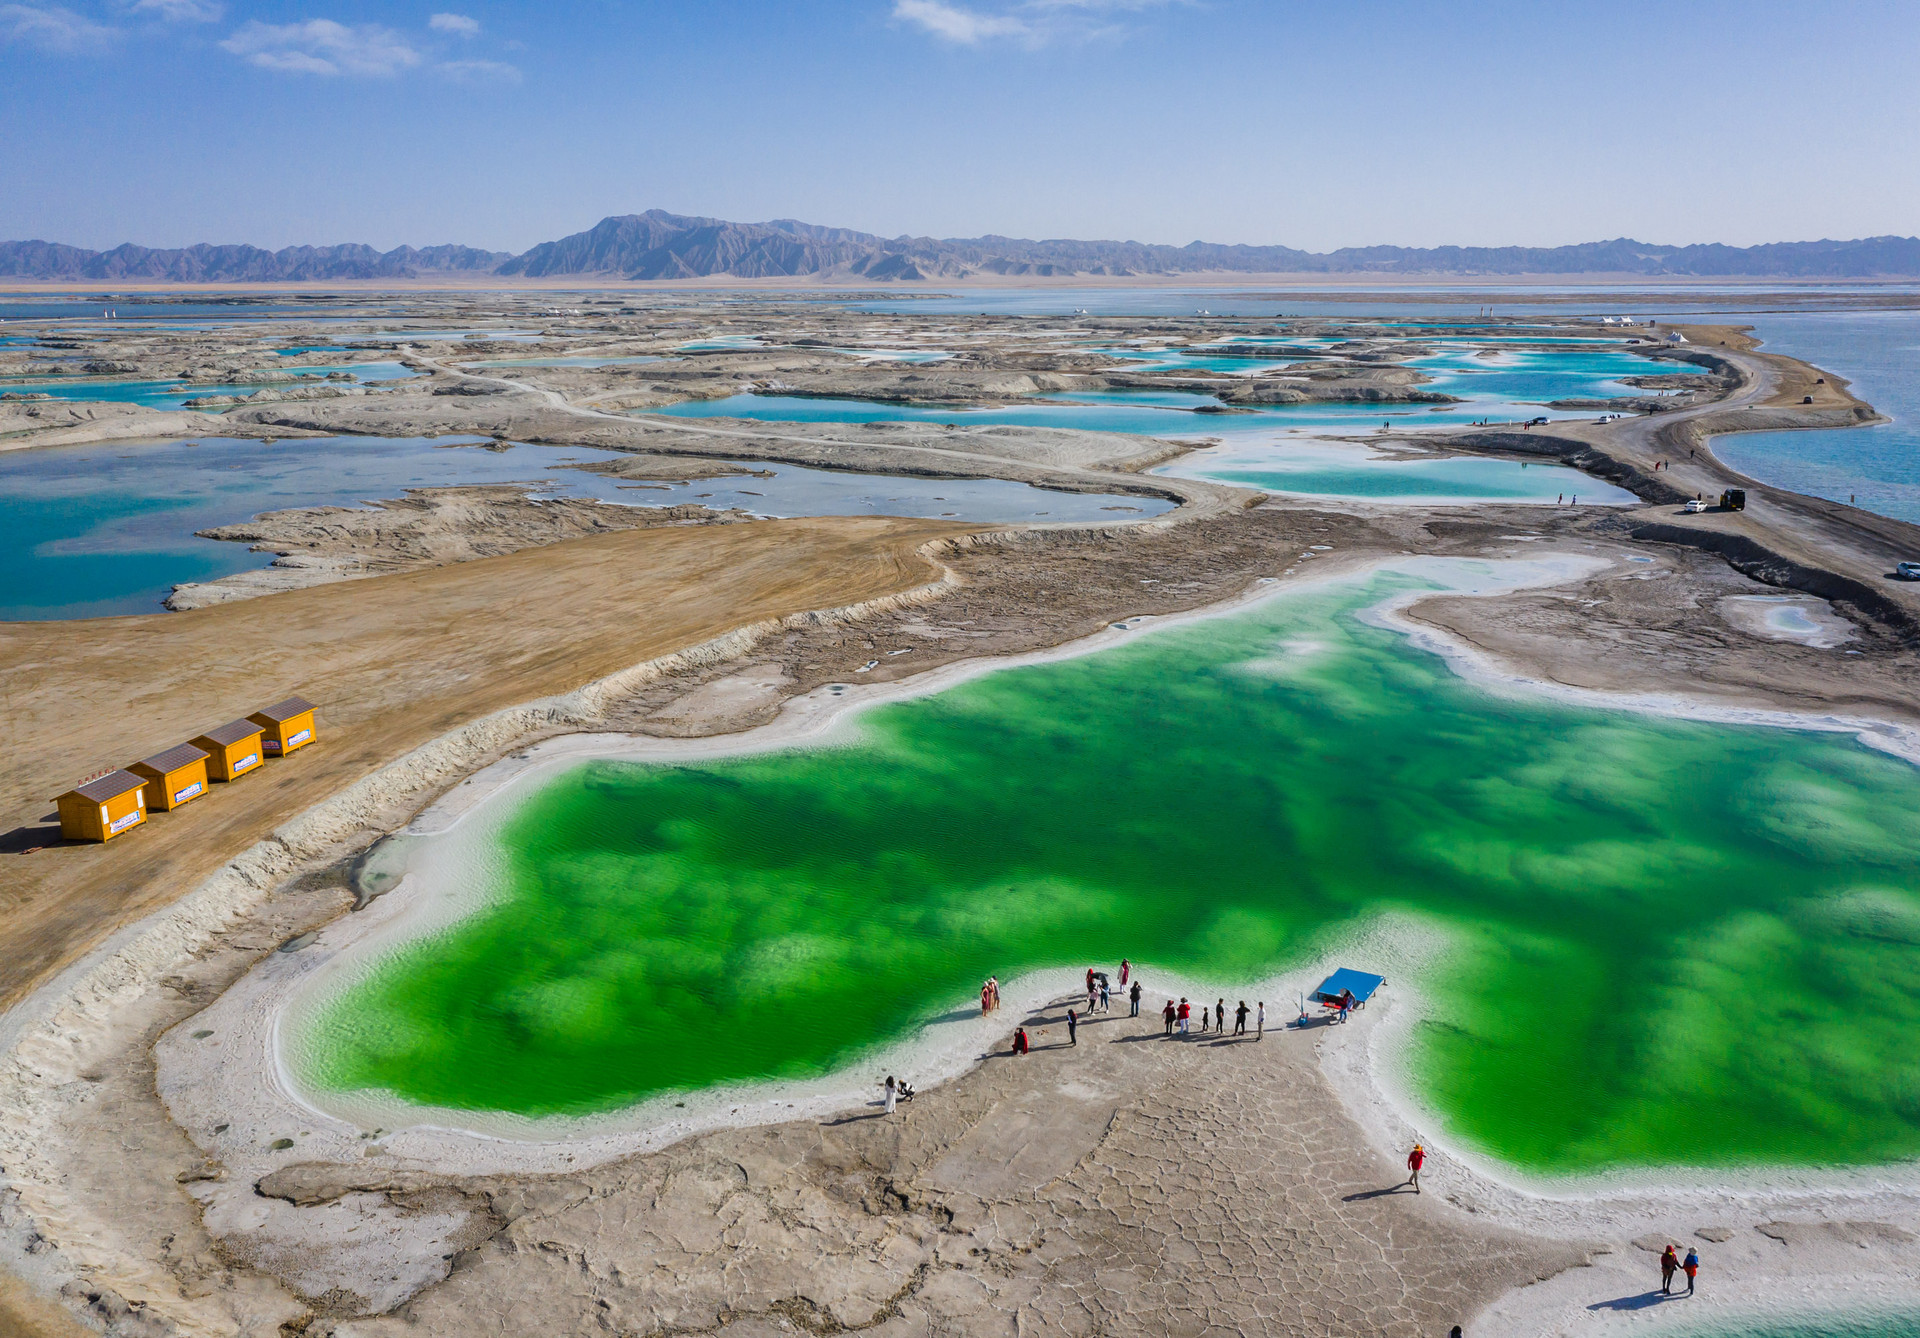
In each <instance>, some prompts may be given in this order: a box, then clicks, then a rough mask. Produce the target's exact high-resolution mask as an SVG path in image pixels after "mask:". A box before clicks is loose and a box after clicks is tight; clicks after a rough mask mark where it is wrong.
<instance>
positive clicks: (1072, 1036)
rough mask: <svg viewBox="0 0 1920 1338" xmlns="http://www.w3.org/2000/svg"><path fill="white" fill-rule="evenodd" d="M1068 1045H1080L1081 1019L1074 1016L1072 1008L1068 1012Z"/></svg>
mask: <svg viewBox="0 0 1920 1338" xmlns="http://www.w3.org/2000/svg"><path fill="white" fill-rule="evenodd" d="M1067 1044H1068V1045H1078V1044H1080V1019H1079V1018H1077V1017H1075V1016H1074V1012H1073V1010H1072V1009H1071V1008H1069V1009H1068V1010H1067Z"/></svg>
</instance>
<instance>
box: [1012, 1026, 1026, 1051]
mask: <svg viewBox="0 0 1920 1338" xmlns="http://www.w3.org/2000/svg"><path fill="white" fill-rule="evenodd" d="M1013 1053H1015V1054H1016V1055H1024V1054H1025V1053H1027V1029H1026V1028H1025V1027H1015V1028H1014V1029H1013Z"/></svg>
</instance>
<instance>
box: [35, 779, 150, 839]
mask: <svg viewBox="0 0 1920 1338" xmlns="http://www.w3.org/2000/svg"><path fill="white" fill-rule="evenodd" d="M146 789H147V782H146V778H145V777H144V776H136V775H134V774H133V773H132V772H131V771H109V772H108V773H107V774H106V775H104V776H99V777H96V778H95V779H93V780H90V781H87V782H86V783H85V784H82V785H76V786H74V787H73V788H72V789H71V790H68V791H67V792H66V793H65V794H63V795H61V796H60V797H59V798H58V799H56V800H54V801H53V802H54V804H55V805H56V806H57V807H58V808H59V810H60V835H62V836H64V837H66V838H67V840H69V841H110V840H112V839H113V838H114V837H116V836H118V835H120V833H121V832H124V831H125V830H127V828H129V827H138V826H139V825H140V824H141V823H143V822H145V821H146V820H147V794H146Z"/></svg>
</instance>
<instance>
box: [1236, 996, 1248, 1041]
mask: <svg viewBox="0 0 1920 1338" xmlns="http://www.w3.org/2000/svg"><path fill="white" fill-rule="evenodd" d="M1233 1034H1234V1035H1235V1036H1245V1035H1246V1034H1247V1001H1246V1000H1245V999H1242V1000H1241V1001H1240V1006H1239V1007H1238V1008H1236V1009H1234V1010H1233Z"/></svg>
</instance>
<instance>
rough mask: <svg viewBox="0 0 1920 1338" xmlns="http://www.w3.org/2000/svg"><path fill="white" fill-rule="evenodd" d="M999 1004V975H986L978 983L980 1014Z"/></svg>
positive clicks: (984, 1014)
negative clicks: (979, 983)
mask: <svg viewBox="0 0 1920 1338" xmlns="http://www.w3.org/2000/svg"><path fill="white" fill-rule="evenodd" d="M999 1006H1000V977H998V976H988V977H987V978H986V980H985V981H983V982H982V983H981V985H980V1016H982V1017H985V1016H986V1015H987V1014H988V1013H991V1012H992V1011H993V1010H994V1009H996V1008H998V1007H999Z"/></svg>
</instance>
